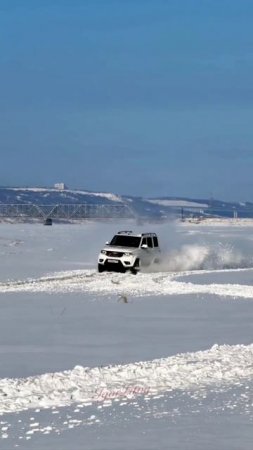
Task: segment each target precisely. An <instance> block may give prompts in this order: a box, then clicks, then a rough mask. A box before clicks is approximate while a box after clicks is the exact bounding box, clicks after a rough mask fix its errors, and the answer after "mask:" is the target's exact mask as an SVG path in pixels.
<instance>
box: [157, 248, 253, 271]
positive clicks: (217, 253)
mask: <svg viewBox="0 0 253 450" xmlns="http://www.w3.org/2000/svg"><path fill="white" fill-rule="evenodd" d="M251 265H252V261H251V260H247V258H245V257H244V256H243V255H242V253H241V252H240V251H239V250H236V249H234V248H233V246H231V245H229V244H222V243H218V244H216V245H204V244H202V245H201V244H185V245H182V246H181V247H180V248H179V249H178V250H173V251H171V252H167V253H166V254H165V255H163V256H162V257H161V261H160V264H158V266H157V270H158V271H165V272H167V271H169V272H181V271H186V270H201V269H203V270H212V269H216V270H219V269H236V268H242V267H250V266H251Z"/></svg>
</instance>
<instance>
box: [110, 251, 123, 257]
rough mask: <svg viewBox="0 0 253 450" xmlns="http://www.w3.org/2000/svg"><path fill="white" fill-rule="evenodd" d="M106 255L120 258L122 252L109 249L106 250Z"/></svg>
mask: <svg viewBox="0 0 253 450" xmlns="http://www.w3.org/2000/svg"><path fill="white" fill-rule="evenodd" d="M106 255H107V256H115V257H116V258H121V257H122V256H123V255H124V253H122V252H109V251H107V252H106Z"/></svg>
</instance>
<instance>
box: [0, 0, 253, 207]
mask: <svg viewBox="0 0 253 450" xmlns="http://www.w3.org/2000/svg"><path fill="white" fill-rule="evenodd" d="M252 22H253V2H252V1H247V0H241V1H238V0H210V1H209V0H72V1H71V0H30V1H28V0H23V1H20V0H11V1H10V0H0V45H1V47H0V48H1V52H0V150H1V165H0V185H9V186H10V185H15V186H17V185H26V186H32V185H41V186H45V185H46V186H50V185H53V184H54V183H55V182H60V181H63V182H65V183H66V184H67V185H69V187H72V188H86V189H90V190H103V191H114V192H117V193H128V194H133V195H134V194H136V195H146V196H152V195H153V196H158V195H163V196H166V195H173V196H177V195H178V196H190V197H210V196H213V197H215V198H223V199H224V200H248V201H252V200H253V176H252V172H253V126H252V118H253V114H252V113H253V88H252V80H253V27H252Z"/></svg>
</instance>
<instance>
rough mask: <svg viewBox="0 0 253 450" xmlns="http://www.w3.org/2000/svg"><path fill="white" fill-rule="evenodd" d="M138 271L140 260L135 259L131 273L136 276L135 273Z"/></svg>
mask: <svg viewBox="0 0 253 450" xmlns="http://www.w3.org/2000/svg"><path fill="white" fill-rule="evenodd" d="M139 270H140V260H139V258H137V259H136V261H135V263H134V266H133V267H132V269H131V273H132V274H133V275H137V273H138V272H139Z"/></svg>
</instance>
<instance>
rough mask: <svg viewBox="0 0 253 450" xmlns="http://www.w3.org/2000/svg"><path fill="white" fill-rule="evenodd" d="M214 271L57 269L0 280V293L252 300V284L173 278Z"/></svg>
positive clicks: (231, 270) (234, 270) (232, 270)
mask: <svg viewBox="0 0 253 450" xmlns="http://www.w3.org/2000/svg"><path fill="white" fill-rule="evenodd" d="M243 270H249V269H228V270H219V271H216V272H217V273H218V272H238V271H243ZM213 272H214V271H210V270H202V271H186V272H176V273H168V272H167V273H164V272H159V273H139V274H138V275H137V276H136V277H134V276H133V275H131V274H121V273H102V274H98V273H97V272H96V271H95V270H75V271H66V272H58V273H56V274H54V275H51V276H45V277H41V278H36V279H27V280H21V281H8V282H3V283H0V293H8V292H47V293H69V292H90V293H93V294H98V293H99V294H101V295H108V294H110V295H113V294H115V295H119V294H124V295H129V296H139V297H140V296H147V295H182V294H212V295H219V296H222V297H232V298H244V299H253V286H250V285H240V284H230V283H229V284H208V285H205V284H203V285H202V284H194V283H191V282H184V281H178V280H177V277H181V276H182V275H183V276H189V275H193V274H196V273H201V274H205V273H213Z"/></svg>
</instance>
